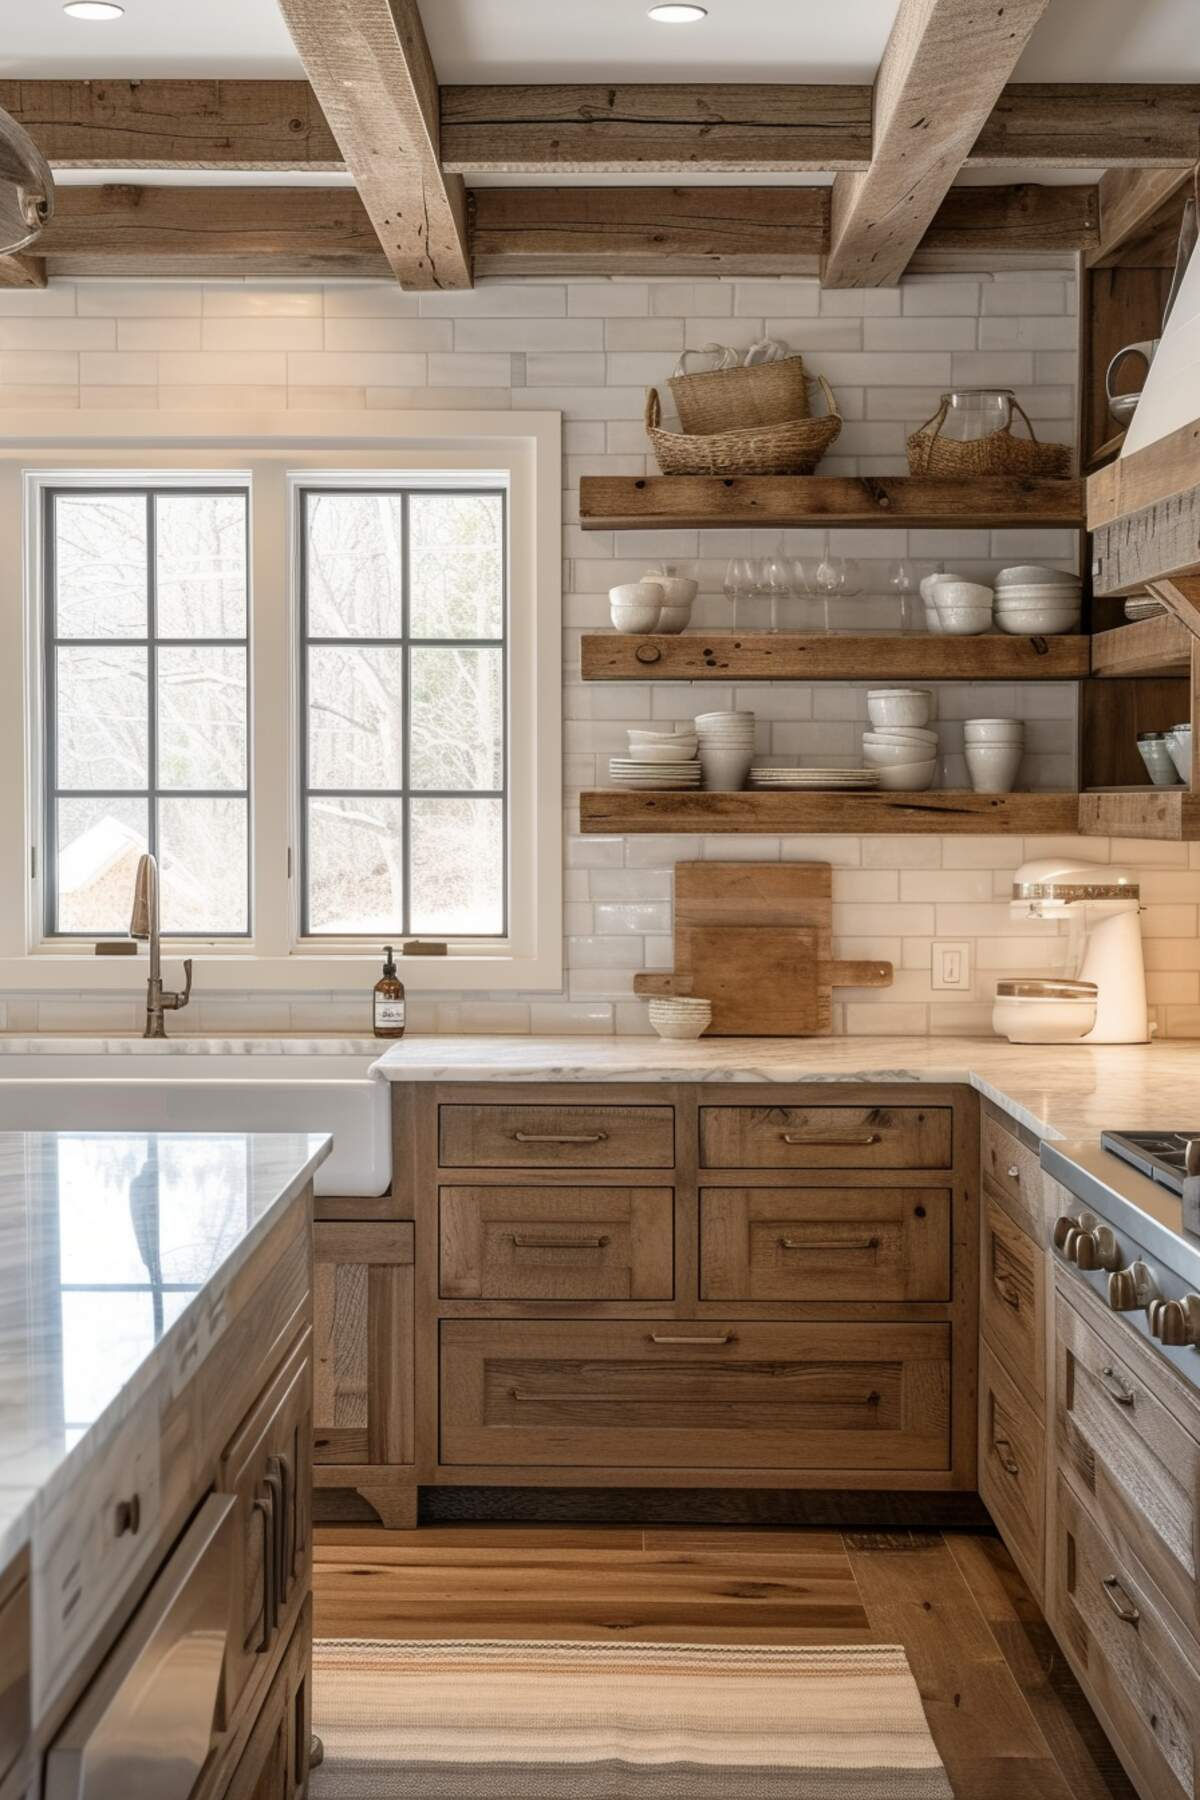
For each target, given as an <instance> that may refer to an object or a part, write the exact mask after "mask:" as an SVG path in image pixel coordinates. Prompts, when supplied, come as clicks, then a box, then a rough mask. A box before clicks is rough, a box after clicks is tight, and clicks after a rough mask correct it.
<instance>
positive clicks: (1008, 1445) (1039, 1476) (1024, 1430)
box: [979, 1343, 1046, 1601]
mask: <svg viewBox="0 0 1200 1800" xmlns="http://www.w3.org/2000/svg"><path fill="white" fill-rule="evenodd" d="M979 1492H980V1496H981V1498H982V1499H983V1502H984V1504H985V1506H986V1507H987V1509H988V1511H989V1512H990V1513H991V1515H992V1517H993V1519H994V1520H995V1521H996V1525H997V1528H998V1529H999V1532H1000V1535H1001V1537H1002V1538H1003V1539H1004V1541H1005V1543H1006V1544H1007V1545H1008V1547H1009V1549H1010V1550H1011V1551H1012V1553H1013V1556H1014V1557H1015V1558H1016V1560H1017V1563H1018V1566H1019V1567H1020V1570H1021V1573H1022V1574H1023V1575H1024V1577H1025V1579H1026V1581H1027V1582H1028V1583H1029V1585H1030V1587H1031V1588H1032V1589H1033V1592H1034V1595H1035V1597H1036V1598H1037V1599H1038V1600H1039V1601H1040V1600H1041V1599H1042V1596H1043V1592H1044V1587H1045V1529H1046V1427H1045V1423H1044V1421H1043V1419H1042V1418H1041V1417H1039V1415H1038V1414H1037V1413H1036V1412H1035V1411H1034V1410H1033V1408H1032V1407H1031V1406H1030V1405H1029V1403H1028V1402H1027V1401H1026V1400H1025V1399H1024V1398H1023V1397H1022V1394H1021V1392H1020V1390H1019V1389H1018V1387H1017V1386H1016V1384H1015V1383H1014V1382H1013V1381H1012V1380H1011V1378H1010V1377H1009V1376H1008V1375H1007V1374H1006V1373H1005V1370H1004V1366H1003V1364H1002V1363H1001V1362H1000V1360H999V1358H998V1357H997V1356H996V1355H995V1353H994V1352H993V1351H992V1350H991V1348H990V1347H989V1346H988V1344H987V1343H984V1344H982V1345H981V1346H980V1353H979Z"/></svg>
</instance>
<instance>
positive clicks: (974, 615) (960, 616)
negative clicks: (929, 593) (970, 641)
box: [937, 606, 992, 637]
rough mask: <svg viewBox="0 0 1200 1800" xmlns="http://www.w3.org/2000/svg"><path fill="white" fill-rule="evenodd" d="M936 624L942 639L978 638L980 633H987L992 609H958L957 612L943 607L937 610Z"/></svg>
mask: <svg viewBox="0 0 1200 1800" xmlns="http://www.w3.org/2000/svg"><path fill="white" fill-rule="evenodd" d="M937 616H938V624H939V625H940V626H941V628H942V630H941V635H942V636H944V637H978V636H979V634H980V632H983V631H987V630H988V628H989V626H990V625H991V623H992V609H991V607H990V606H989V607H988V608H987V609H986V610H981V609H980V608H978V607H969V608H968V607H960V608H959V609H958V610H957V611H954V612H951V611H948V610H947V609H946V608H945V607H944V606H939V607H938V609H937Z"/></svg>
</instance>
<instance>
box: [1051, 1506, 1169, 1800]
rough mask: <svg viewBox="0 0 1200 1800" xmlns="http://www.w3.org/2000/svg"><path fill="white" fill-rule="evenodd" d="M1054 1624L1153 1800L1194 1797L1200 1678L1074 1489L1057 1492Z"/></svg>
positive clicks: (1134, 1574) (1133, 1569)
mask: <svg viewBox="0 0 1200 1800" xmlns="http://www.w3.org/2000/svg"><path fill="white" fill-rule="evenodd" d="M1055 1529H1056V1534H1057V1541H1056V1547H1055V1558H1054V1561H1055V1569H1056V1593H1055V1614H1056V1616H1055V1619H1054V1627H1055V1630H1056V1631H1057V1632H1058V1634H1059V1636H1060V1637H1061V1638H1062V1640H1063V1642H1064V1643H1065V1644H1066V1646H1067V1648H1068V1649H1069V1650H1070V1651H1071V1653H1072V1655H1073V1656H1074V1658H1075V1661H1076V1663H1077V1665H1078V1667H1079V1669H1080V1671H1081V1672H1082V1674H1083V1677H1084V1683H1085V1686H1086V1687H1087V1689H1088V1691H1089V1693H1090V1694H1091V1696H1092V1697H1093V1698H1094V1699H1095V1700H1096V1702H1097V1704H1098V1705H1099V1706H1100V1707H1101V1708H1102V1709H1103V1711H1104V1712H1105V1714H1106V1715H1107V1717H1108V1720H1109V1722H1110V1723H1111V1725H1112V1727H1113V1730H1114V1731H1115V1732H1116V1734H1117V1737H1118V1738H1119V1740H1120V1743H1121V1746H1122V1748H1123V1749H1124V1750H1125V1752H1126V1754H1127V1755H1128V1756H1129V1758H1130V1759H1131V1761H1132V1762H1133V1764H1134V1766H1135V1768H1136V1770H1137V1774H1138V1786H1139V1788H1140V1789H1141V1791H1142V1792H1143V1793H1145V1794H1146V1795H1147V1796H1151V1795H1153V1796H1154V1800H1166V1797H1167V1796H1172V1797H1173V1800H1182V1797H1183V1796H1187V1800H1195V1795H1196V1791H1197V1732H1198V1731H1200V1678H1198V1677H1197V1674H1196V1671H1195V1669H1194V1667H1193V1666H1192V1664H1191V1663H1190V1662H1189V1660H1188V1658H1187V1656H1186V1655H1185V1654H1184V1651H1183V1649H1182V1648H1181V1646H1180V1644H1179V1642H1178V1640H1177V1639H1176V1638H1175V1637H1174V1636H1173V1635H1172V1634H1171V1632H1170V1630H1169V1629H1168V1627H1167V1625H1166V1623H1165V1622H1164V1620H1163V1619H1162V1617H1161V1616H1160V1614H1159V1612H1158V1610H1157V1608H1156V1607H1155V1604H1154V1600H1153V1597H1152V1595H1151V1594H1150V1593H1149V1591H1148V1588H1147V1585H1146V1583H1145V1582H1144V1581H1143V1580H1142V1579H1141V1578H1140V1571H1138V1569H1137V1567H1136V1564H1133V1563H1131V1562H1129V1561H1128V1560H1126V1559H1124V1558H1123V1557H1122V1556H1121V1555H1120V1553H1119V1552H1118V1551H1117V1550H1115V1549H1114V1547H1113V1546H1112V1545H1111V1544H1110V1543H1109V1541H1108V1539H1107V1537H1106V1535H1105V1533H1104V1532H1103V1530H1102V1529H1101V1528H1100V1527H1099V1526H1098V1525H1097V1524H1096V1522H1095V1520H1094V1519H1093V1518H1092V1517H1091V1516H1090V1515H1089V1513H1088V1511H1087V1509H1086V1508H1085V1507H1084V1506H1083V1504H1082V1502H1081V1501H1080V1500H1079V1499H1078V1498H1077V1497H1076V1495H1075V1494H1074V1493H1073V1492H1072V1490H1071V1488H1070V1486H1069V1485H1068V1484H1067V1483H1066V1482H1065V1481H1064V1480H1063V1479H1062V1477H1061V1476H1060V1477H1059V1481H1058V1491H1057V1496H1056V1519H1055Z"/></svg>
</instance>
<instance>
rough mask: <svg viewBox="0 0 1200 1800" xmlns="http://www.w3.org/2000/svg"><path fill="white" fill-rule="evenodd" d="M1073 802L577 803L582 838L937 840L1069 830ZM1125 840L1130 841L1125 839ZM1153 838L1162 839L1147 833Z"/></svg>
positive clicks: (749, 798) (957, 796)
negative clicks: (912, 835) (726, 835)
mask: <svg viewBox="0 0 1200 1800" xmlns="http://www.w3.org/2000/svg"><path fill="white" fill-rule="evenodd" d="M1078 814H1079V795H1078V794H1074V793H1071V794H1063V793H1045V794H973V793H958V792H953V791H950V790H941V791H937V792H931V793H926V794H892V793H884V794H881V793H873V794H823V793H815V794H814V793H799V792H786V791H785V792H782V793H780V792H770V793H757V792H750V791H748V790H746V791H743V792H741V793H720V794H715V793H714V794H710V793H694V792H683V793H673V794H670V793H667V794H664V793H653V792H646V791H644V790H641V789H628V788H603V789H599V788H598V789H594V790H592V791H590V792H588V793H584V794H581V795H580V797H579V819H580V829H581V831H582V832H583V833H584V834H585V835H592V834H604V835H609V834H614V835H626V836H635V835H644V834H646V833H649V832H705V833H710V832H711V833H718V832H760V833H763V832H765V833H766V834H767V835H769V836H774V835H776V834H778V833H792V832H796V833H810V832H826V831H836V832H847V833H850V834H852V835H853V834H858V833H871V832H892V833H896V834H899V833H909V832H931V833H935V834H939V835H944V836H962V835H966V834H975V833H986V834H989V835H990V834H1000V833H1005V832H1008V833H1013V834H1020V833H1022V832H1029V833H1033V834H1042V833H1051V834H1052V833H1055V832H1066V833H1073V832H1075V831H1076V829H1077V820H1078ZM1125 835H1127V836H1128V835H1130V834H1129V833H1128V832H1127V833H1125ZM1144 835H1151V836H1155V837H1161V836H1166V835H1168V834H1167V833H1165V832H1159V831H1155V832H1152V833H1149V834H1144Z"/></svg>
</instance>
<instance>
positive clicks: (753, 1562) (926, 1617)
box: [313, 1525, 1136, 1800]
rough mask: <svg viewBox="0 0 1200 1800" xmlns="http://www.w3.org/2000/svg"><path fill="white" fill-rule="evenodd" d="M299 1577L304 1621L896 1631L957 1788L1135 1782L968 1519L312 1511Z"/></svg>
mask: <svg viewBox="0 0 1200 1800" xmlns="http://www.w3.org/2000/svg"><path fill="white" fill-rule="evenodd" d="M313 1587H314V1606H315V1622H314V1633H315V1635H316V1636H318V1637H376V1638H414V1637H418V1638H419V1637H467V1638H470V1637H476V1638H495V1637H512V1638H520V1637H562V1638H576V1639H588V1638H607V1637H620V1638H622V1639H633V1640H641V1641H643V1642H646V1641H650V1642H670V1641H673V1640H674V1641H678V1642H692V1643H788V1644H820V1643H826V1644H831V1643H871V1642H876V1643H900V1644H903V1645H904V1647H905V1650H906V1651H907V1653H908V1658H909V1662H910V1663H911V1665H912V1669H913V1674H914V1675H915V1677H916V1680H917V1684H918V1686H919V1687H920V1690H921V1696H922V1699H923V1701H924V1703H925V1711H926V1714H927V1716H928V1719H929V1724H930V1729H931V1730H932V1732H933V1736H934V1740H935V1742H936V1743H937V1746H938V1750H939V1752H940V1753H941V1756H942V1759H943V1761H944V1762H945V1765H946V1769H947V1772H948V1774H949V1776H950V1780H951V1782H952V1784H953V1787H954V1792H955V1796H956V1800H1017V1797H1018V1796H1019V1800H1136V1797H1135V1795H1134V1791H1133V1789H1132V1787H1131V1786H1130V1785H1129V1783H1128V1781H1127V1780H1126V1779H1125V1776H1124V1774H1123V1773H1122V1771H1121V1768H1120V1765H1119V1764H1118V1762H1117V1759H1116V1757H1115V1755H1114V1754H1113V1752H1112V1750H1111V1749H1110V1747H1109V1745H1108V1743H1107V1741H1106V1739H1105V1738H1104V1736H1103V1734H1102V1732H1101V1731H1100V1728H1099V1726H1098V1725H1097V1724H1096V1722H1095V1719H1094V1718H1093V1717H1092V1714H1091V1712H1090V1711H1089V1709H1088V1707H1087V1704H1086V1702H1085V1701H1084V1699H1083V1696H1082V1695H1081V1694H1080V1692H1079V1689H1078V1687H1077V1686H1076V1684H1075V1681H1074V1679H1073V1678H1072V1676H1071V1674H1070V1671H1069V1670H1068V1669H1067V1667H1066V1665H1065V1663H1064V1661H1063V1659H1062V1657H1061V1655H1060V1654H1059V1653H1058V1651H1057V1648H1056V1646H1055V1644H1054V1640H1053V1638H1052V1637H1051V1635H1050V1632H1049V1630H1048V1629H1047V1627H1046V1625H1045V1622H1044V1620H1043V1619H1042V1617H1041V1614H1040V1613H1039V1611H1038V1609H1037V1606H1036V1605H1035V1603H1034V1601H1033V1599H1032V1597H1031V1595H1030V1594H1029V1592H1028V1590H1027V1589H1026V1587H1025V1585H1024V1583H1023V1582H1022V1580H1021V1577H1020V1576H1019V1575H1018V1573H1017V1571H1016V1569H1015V1568H1014V1567H1013V1564H1012V1562H1011V1559H1010V1558H1009V1556H1008V1554H1007V1552H1006V1551H1005V1549H1004V1547H1003V1545H1002V1544H1001V1543H1000V1542H999V1540H998V1539H996V1538H994V1537H991V1536H987V1535H984V1534H976V1533H967V1532H963V1533H955V1534H952V1535H951V1534H947V1535H943V1534H942V1533H941V1532H936V1531H934V1532H845V1533H843V1532H840V1531H822V1530H789V1529H774V1530H771V1529H766V1530H754V1529H745V1528H739V1527H736V1526H727V1527H715V1528H705V1529H694V1528H690V1527H686V1526H680V1527H661V1528H654V1529H649V1530H641V1529H638V1528H636V1527H621V1526H612V1527H587V1526H521V1525H435V1526H427V1527H425V1528H423V1529H421V1530H418V1531H412V1532H396V1533H388V1532H382V1531H379V1530H377V1529H374V1528H371V1527H352V1526H351V1527H338V1528H332V1527H331V1528H326V1529H322V1530H319V1531H318V1532H317V1540H316V1566H315V1569H314V1580H313Z"/></svg>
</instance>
